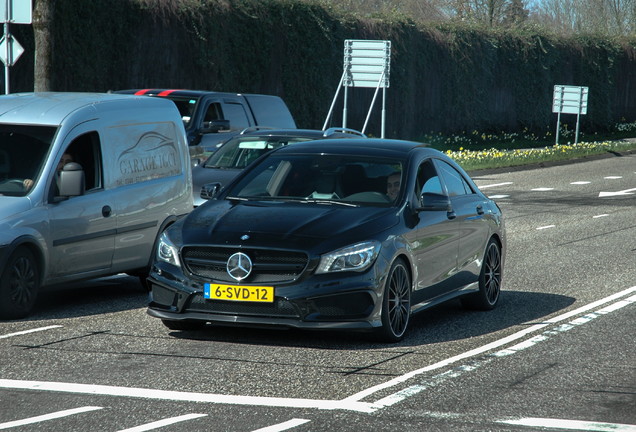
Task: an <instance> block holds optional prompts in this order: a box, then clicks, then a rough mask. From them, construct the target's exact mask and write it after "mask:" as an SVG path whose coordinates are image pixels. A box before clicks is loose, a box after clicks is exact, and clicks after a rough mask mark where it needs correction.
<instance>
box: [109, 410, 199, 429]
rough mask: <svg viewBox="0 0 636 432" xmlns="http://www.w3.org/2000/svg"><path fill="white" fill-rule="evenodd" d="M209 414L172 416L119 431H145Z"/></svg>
mask: <svg viewBox="0 0 636 432" xmlns="http://www.w3.org/2000/svg"><path fill="white" fill-rule="evenodd" d="M206 416H207V414H186V415H182V416H179V417H171V418H167V419H163V420H159V421H156V422H152V423H147V424H145V425H140V426H136V427H133V428H130V429H122V430H120V431H118V432H145V431H149V430H153V429H159V428H160V427H164V426H168V425H171V424H175V423H180V422H184V421H188V420H193V419H197V418H200V417H206Z"/></svg>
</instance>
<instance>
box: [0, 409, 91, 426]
mask: <svg viewBox="0 0 636 432" xmlns="http://www.w3.org/2000/svg"><path fill="white" fill-rule="evenodd" d="M100 409H103V408H102V407H98V406H85V407H81V408H73V409H69V410H64V411H57V412H54V413H50V414H44V415H39V416H35V417H29V418H26V419H22V420H15V421H10V422H6V423H0V429H9V428H14V427H18V426H24V425H29V424H34V423H40V422H43V421H47V420H53V419H58V418H62V417H68V416H72V415H75V414H81V413H85V412H89V411H96V410H100Z"/></svg>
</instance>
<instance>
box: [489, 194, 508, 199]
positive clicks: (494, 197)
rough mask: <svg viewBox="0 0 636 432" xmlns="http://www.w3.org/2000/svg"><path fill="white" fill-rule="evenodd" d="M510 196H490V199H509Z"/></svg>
mask: <svg viewBox="0 0 636 432" xmlns="http://www.w3.org/2000/svg"><path fill="white" fill-rule="evenodd" d="M509 196H510V195H488V198H490V199H502V198H508V197H509Z"/></svg>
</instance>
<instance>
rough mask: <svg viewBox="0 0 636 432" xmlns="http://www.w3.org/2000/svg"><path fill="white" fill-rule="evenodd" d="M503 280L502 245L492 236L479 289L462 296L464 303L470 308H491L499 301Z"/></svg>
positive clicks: (480, 275)
mask: <svg viewBox="0 0 636 432" xmlns="http://www.w3.org/2000/svg"><path fill="white" fill-rule="evenodd" d="M501 281H502V262H501V247H500V246H499V243H498V242H497V240H496V239H494V238H492V239H490V241H489V242H488V246H487V247H486V254H485V255H484V262H483V263H482V266H481V273H480V274H479V291H478V292H476V293H474V294H469V295H467V296H464V297H462V299H461V300H462V305H463V306H465V307H467V308H470V309H478V310H491V309H494V308H495V306H496V305H497V302H498V301H499V294H500V293H501Z"/></svg>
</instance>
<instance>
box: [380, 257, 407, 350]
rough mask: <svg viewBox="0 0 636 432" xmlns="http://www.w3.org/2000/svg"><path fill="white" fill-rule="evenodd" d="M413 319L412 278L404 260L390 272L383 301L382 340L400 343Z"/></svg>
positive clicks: (395, 263) (397, 263)
mask: <svg viewBox="0 0 636 432" xmlns="http://www.w3.org/2000/svg"><path fill="white" fill-rule="evenodd" d="M410 317H411V277H410V274H409V271H408V270H407V268H406V264H405V263H404V261H403V260H402V259H398V260H396V261H395V262H394V263H393V264H392V265H391V269H390V270H389V276H388V278H387V281H386V286H385V288H384V297H383V299H382V327H380V328H379V336H380V338H381V340H383V341H386V342H399V341H400V340H402V338H403V337H404V335H405V334H406V330H407V328H408V325H409V320H410Z"/></svg>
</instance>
